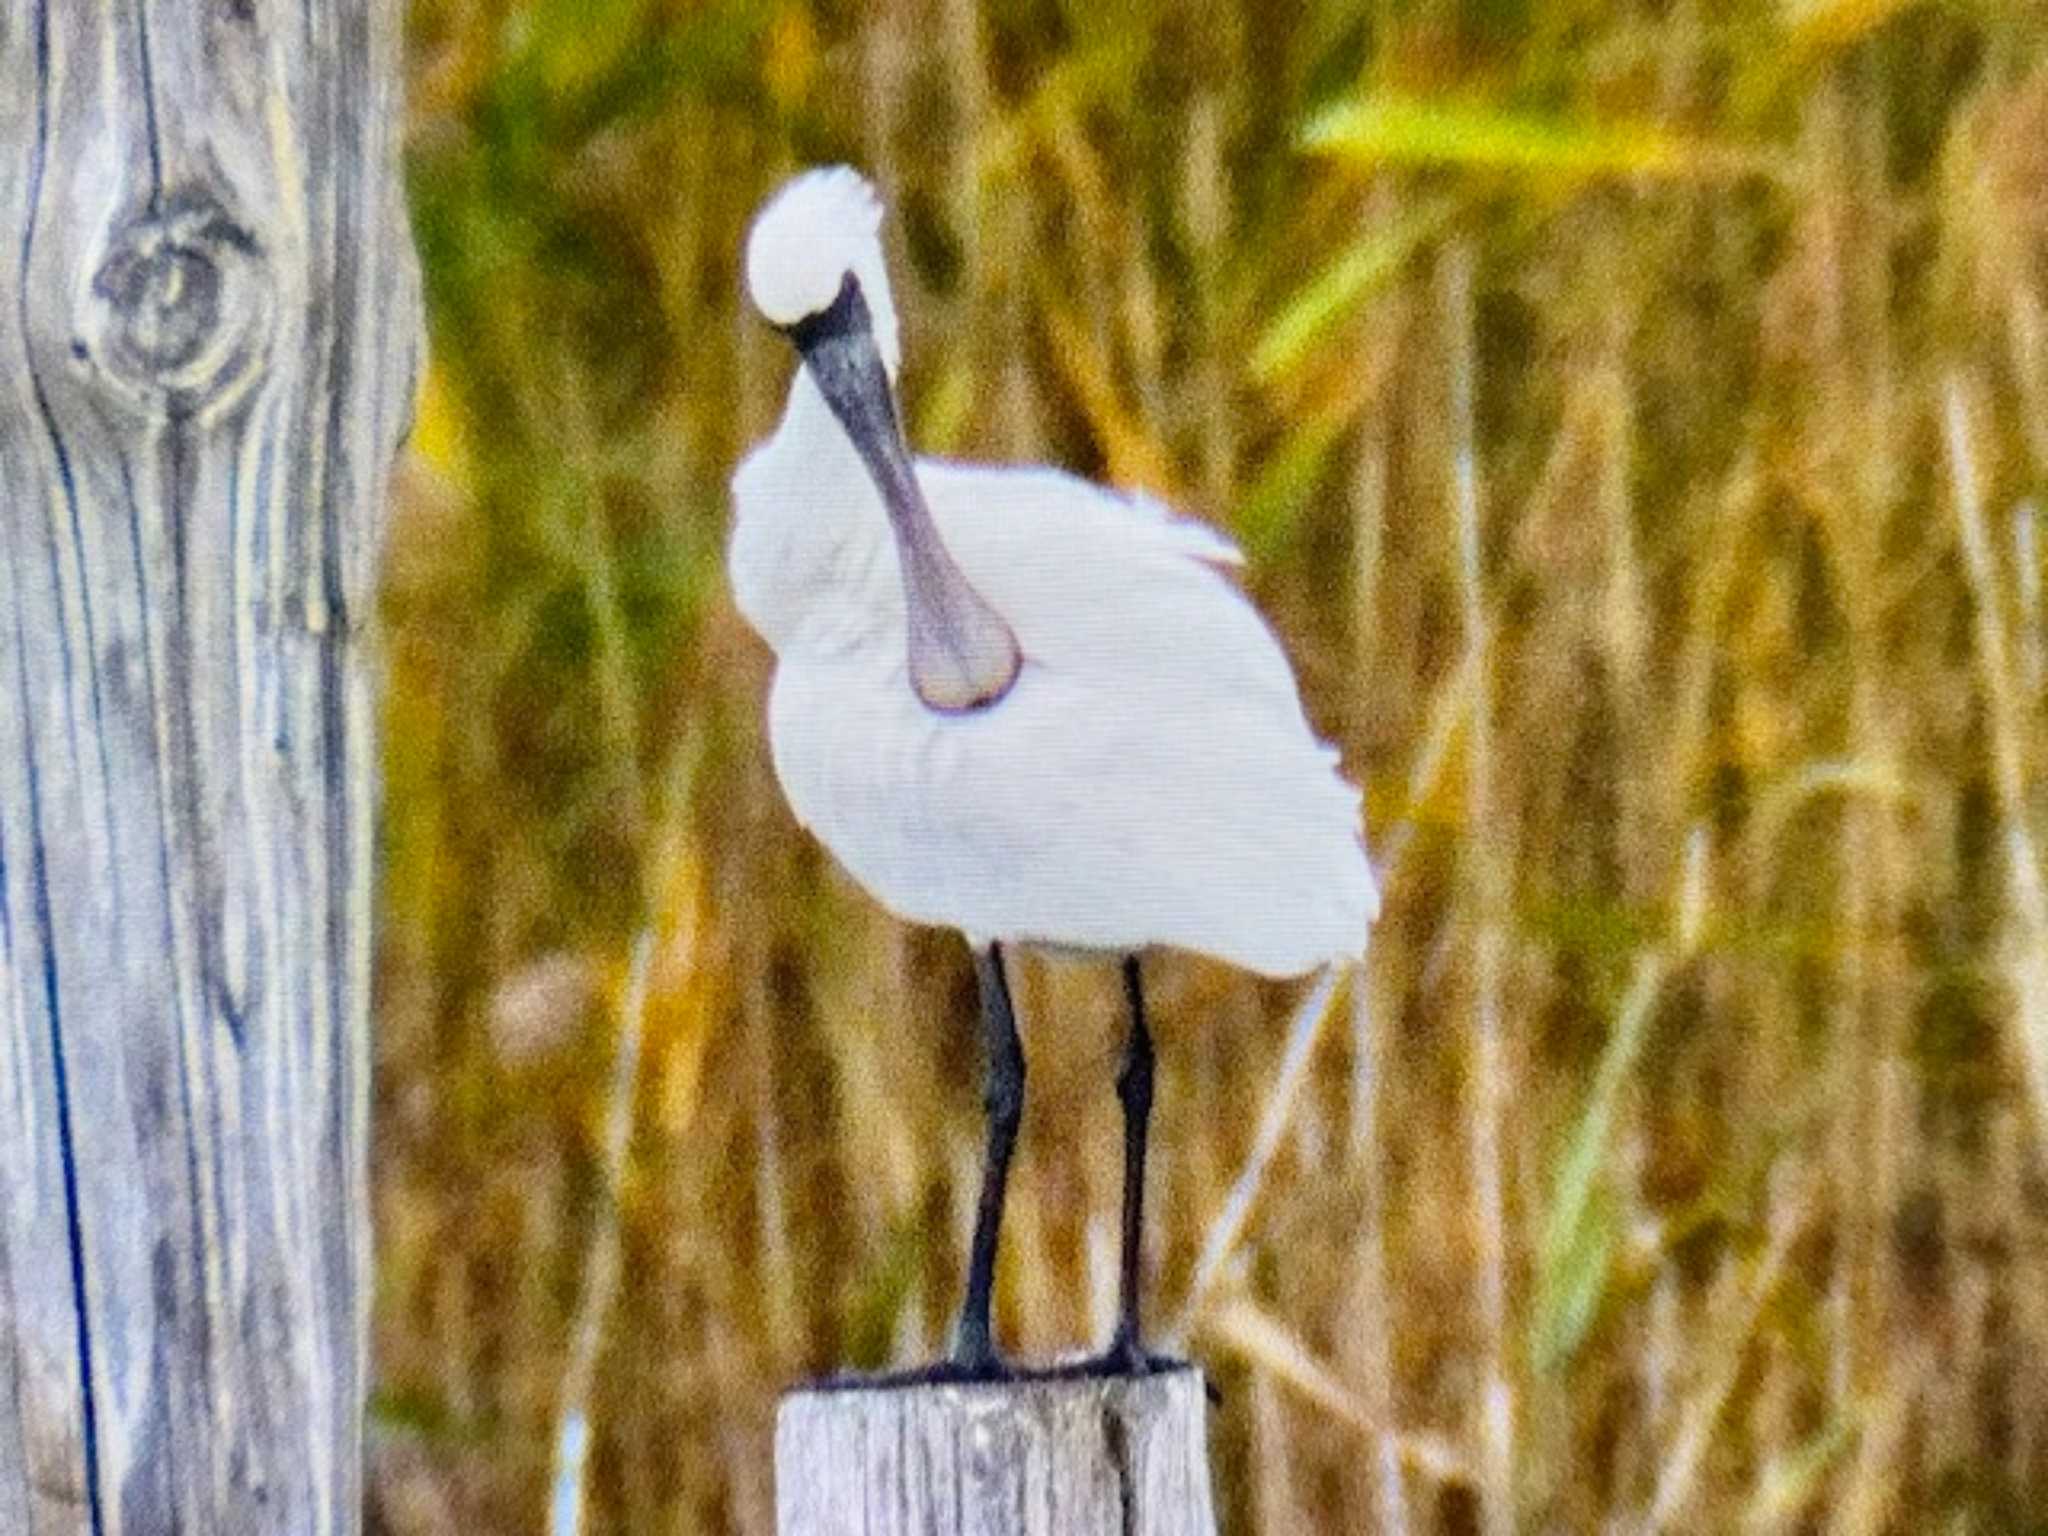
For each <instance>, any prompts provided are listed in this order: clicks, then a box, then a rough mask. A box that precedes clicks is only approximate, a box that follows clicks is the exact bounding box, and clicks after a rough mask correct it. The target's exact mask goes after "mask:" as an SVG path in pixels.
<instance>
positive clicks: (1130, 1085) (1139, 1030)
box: [1110, 955, 1152, 1367]
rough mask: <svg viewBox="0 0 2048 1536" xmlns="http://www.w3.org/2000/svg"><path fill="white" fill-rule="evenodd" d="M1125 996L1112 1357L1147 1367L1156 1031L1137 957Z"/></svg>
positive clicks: (1127, 966)
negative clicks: (1148, 1150) (1144, 1263)
mask: <svg viewBox="0 0 2048 1536" xmlns="http://www.w3.org/2000/svg"><path fill="white" fill-rule="evenodd" d="M1124 996H1125V998H1126V999H1127V1000H1128V1001H1129V1003H1130V1008H1131V1032H1130V1036H1129V1038H1128V1040H1127V1042H1126V1043H1125V1046H1124V1064H1123V1068H1122V1070H1121V1071H1119V1072H1118V1073H1117V1076H1116V1096H1117V1098H1118V1099H1120V1100H1121V1101H1122V1102H1123V1106H1124V1242H1123V1269H1122V1272H1121V1276H1120V1281H1121V1283H1120V1286H1119V1291H1118V1300H1119V1303H1120V1306H1119V1309H1118V1312H1117V1324H1116V1338H1115V1340H1114V1341H1113V1342H1112V1343H1111V1344H1110V1355H1111V1356H1112V1357H1113V1358H1116V1359H1119V1360H1121V1361H1122V1362H1124V1363H1126V1364H1128V1365H1130V1366H1133V1367H1142V1362H1143V1361H1144V1358H1145V1354H1144V1346H1143V1343H1142V1340H1141V1335H1140V1333H1139V1328H1138V1291H1139V1286H1140V1268H1141V1265H1140V1260H1141V1258H1142V1256H1143V1253H1144V1246H1145V1136H1146V1132H1147V1130H1148V1129H1149V1127H1150V1125H1151V1121H1152V1032H1151V1030H1149V1029H1147V1028H1146V1026H1145V984H1144V979H1143V978H1142V977H1141V976H1140V975H1139V972H1138V957H1137V956H1136V955H1129V956H1126V957H1125V959H1124Z"/></svg>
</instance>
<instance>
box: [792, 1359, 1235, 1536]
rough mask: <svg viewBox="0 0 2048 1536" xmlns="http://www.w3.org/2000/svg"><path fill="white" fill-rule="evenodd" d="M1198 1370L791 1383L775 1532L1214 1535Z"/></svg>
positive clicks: (838, 1535) (819, 1535)
mask: <svg viewBox="0 0 2048 1536" xmlns="http://www.w3.org/2000/svg"><path fill="white" fill-rule="evenodd" d="M1205 1391H1206V1389H1205V1388H1204V1386H1203V1382H1202V1377H1201V1374H1200V1372H1198V1371H1194V1370H1177V1371H1170V1372H1167V1373H1165V1374H1163V1375H1158V1376H1146V1377H1140V1378H1136V1379H1127V1380H1091V1379H1085V1378H1084V1379H1076V1380H1031V1381H1019V1382H1005V1383H997V1384H988V1385H974V1386H916V1387H872V1388H870V1387H852V1388H831V1389H826V1390H818V1391H801V1392H794V1393H791V1394H790V1395H789V1396H788V1397H786V1398H784V1399H783V1403H782V1411H781V1413H780V1415H779V1417H778V1419H777V1423H776V1432H775V1484H776V1490H775V1511H776V1516H775V1523H776V1530H777V1532H778V1536H1215V1530H1216V1516H1215V1513H1214V1511H1213V1508H1212V1506H1211V1503H1210V1494H1209V1460H1208V1446H1207V1440H1208V1432H1207V1406H1208V1405H1207V1401H1206V1397H1205Z"/></svg>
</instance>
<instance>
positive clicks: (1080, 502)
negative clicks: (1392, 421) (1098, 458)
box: [918, 460, 1306, 729]
mask: <svg viewBox="0 0 2048 1536" xmlns="http://www.w3.org/2000/svg"><path fill="white" fill-rule="evenodd" d="M918 478H919V481H920V483H921V484H922V485H923V487H924V490H925V496H926V499H927V501H928V502H929V503H930V504H931V509H932V517H933V520H934V522H936V523H937V525H938V528H939V535H940V537H941V538H942V539H943V540H944V541H945V543H946V547H947V548H948V550H949V551H950V552H951V553H952V555H953V558H954V559H955V560H957V561H958V562H959V563H960V567H961V569H962V571H964V572H965V573H966V576H967V579H968V581H969V582H970V583H971V584H972V585H973V586H974V588H975V590H976V591H978V592H979V593H980V594H981V595H982V596H983V597H984V598H986V599H987V600H988V601H989V602H990V603H992V604H993V605H994V606H995V608H996V611H997V612H999V613H1000V614H1002V616H1003V618H1004V619H1005V620H1006V621H1007V622H1008V623H1009V625H1010V627H1011V628H1012V630H1013V631H1014V632H1015V633H1016V636H1017V641H1018V644H1019V645H1020V646H1021V647H1022V648H1023V651H1024V654H1025V658H1026V660H1027V661H1030V662H1034V663H1037V664H1038V665H1040V666H1045V667H1052V668H1056V669H1062V670H1068V669H1072V670H1076V671H1085V672H1088V673H1092V674H1095V675H1098V676H1103V677H1113V676H1116V675H1117V674H1118V673H1126V674H1128V675H1133V676H1137V677H1144V678H1148V679H1150V680H1151V681H1152V682H1153V683H1155V684H1157V683H1158V682H1160V681H1161V680H1163V679H1165V678H1169V677H1172V676H1176V675H1180V676H1186V677H1188V678H1189V679H1190V680H1191V681H1193V680H1195V679H1200V680H1201V681H1202V682H1203V683H1205V684H1206V685H1208V686H1206V687H1204V688H1203V690H1202V692H1203V693H1204V694H1205V695H1207V696H1208V697H1211V698H1220V697H1228V696H1229V695H1230V694H1231V692H1232V691H1234V690H1244V691H1247V692H1248V694H1249V697H1242V696H1241V702H1245V703H1252V704H1256V705H1262V706H1264V707H1267V708H1279V709H1280V710H1282V711H1283V713H1285V714H1286V715H1288V716H1290V717H1291V718H1293V719H1296V720H1299V719H1300V718H1301V715H1300V707H1301V706H1300V696H1299V694H1298V692H1297V691H1296V688H1295V683H1294V673H1293V669H1292V668H1291V667H1290V666H1289V665H1288V663H1287V658H1286V656H1285V654H1284V653H1283V652H1282V650H1281V648H1280V644H1279V641H1278V640H1277V639H1275V638H1274V636H1273V633H1272V631H1271V630H1270V629H1268V628H1267V627H1266V622H1265V620H1264V619H1263V618H1261V617H1260V616H1259V613H1258V611H1257V610H1256V609H1255V608H1253V607H1252V605H1251V604H1250V602H1249V601H1248V600H1247V599H1246V598H1245V596H1244V594H1243V593H1242V592H1241V591H1240V590H1239V589H1238V587H1237V585H1236V583H1235V582H1234V581H1233V580H1231V578H1230V577H1229V576H1228V575H1227V574H1226V569H1225V568H1228V567H1235V566H1238V565H1241V564H1242V563H1243V556H1242V555H1241V554H1239V552H1238V549H1237V546H1236V545H1234V544H1232V543H1231V542H1230V540H1229V539H1227V538H1225V537H1224V536H1223V535H1222V534H1221V533H1219V532H1217V531H1216V530H1215V529H1213V528H1211V527H1209V526H1208V525H1206V524H1204V523H1199V522H1196V521H1194V520H1193V519H1190V518H1184V517H1180V516H1178V515H1176V514H1175V513H1174V512H1172V511H1171V510H1170V509H1169V508H1167V507H1166V506H1164V505H1163V504H1162V503H1160V502H1158V501H1156V500H1154V499H1152V498H1151V497H1148V496H1143V495H1131V494H1125V493H1121V492H1116V491H1111V490H1107V489H1105V488H1103V487H1101V486H1098V485H1094V484H1092V483H1090V482H1088V481H1086V480H1082V479H1080V478H1078V477H1076V476H1074V475H1069V474H1066V473H1064V472H1062V471H1060V470H1056V469H1047V468H1043V467H1039V466H1031V467H1010V466H991V465H970V464H955V463H950V462H947V461H944V460H923V461H920V463H919V466H918ZM1305 728H1306V725H1305V722H1304V729H1305Z"/></svg>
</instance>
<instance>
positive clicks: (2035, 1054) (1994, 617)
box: [1942, 373, 2048, 1141]
mask: <svg viewBox="0 0 2048 1536" xmlns="http://www.w3.org/2000/svg"><path fill="white" fill-rule="evenodd" d="M1969 393H1970V392H1969V385H1968V383H1967V382H1966V380H1965V379H1964V378H1963V376H1962V375H1961V374H1959V373H1951V374H1950V375H1949V376H1948V377H1947V378H1946V379H1945V380H1944V381H1943V385H1942V422H1943V427H1944V435H1945V437H1946V441H1947V448H1948V459H1949V474H1950V479H1951V491H1952V499H1953V501H1954V503H1955V514H1956V530H1957V536H1958V539H1959V541H1960V542H1961V544H1962V551H1963V568H1964V571H1965V573H1966V575H1967V577H1968V580H1969V583H1970V594H1971V597H1972V599H1973V606H1974V608H1975V610H1976V639H1977V666H1978V680H1979V683H1980V686H1981V687H1982V688H1983V700H1984V711H1985V715H1986V719H1987V725H1988V727H1989V735H1990V738H1991V766H1992V787H1993V790H1994V792H1995V794H1996V797H1997V802H1998V814H1999V817H2000V820H2001V821H2002V823H2003V829H2002V830H2003V833H2004V838H2005V859H2006V881H2007V890H2008V893H2009V895H2010V898H2011V901H2012V916H2013V919H2014V920H2015V921H2016V922H2017V924H2018V928H2019V931H2018V933H2017V934H2016V935H2014V938H2013V941H2012V943H2011V945H2010V947H2009V949H2008V952H2007V954H2006V957H2005V968H2006V975H2007V979H2008V981H2009V982H2010V983H2011V986H2012V989H2013V1004H2014V1008H2013V1021H2012V1022H2013V1027H2014V1029H2015V1030H2016V1031H2017V1033H2018V1035H2019V1040H2018V1046H2019V1051H2018V1055H2019V1059H2020V1065H2021V1068H2022V1072H2023V1076H2024V1078H2025V1081H2026V1084H2027V1090H2028V1093H2029V1096H2030V1097H2031V1099H2032V1102H2033V1106H2034V1115H2035V1127H2034V1128H2035V1134H2036V1135H2037V1136H2039V1137H2041V1138H2042V1139H2043V1140H2044V1141H2048V887H2044V886H2043V883H2042V872H2041V857H2040V851H2039V849H2038V848H2037V847H2036V845H2035V841H2034V834H2033V831H2032V829H2031V828H2030V827H2029V826H2028V824H2027V794H2026V771H2025V768H2024V767H2023V759H2024V753H2025V740H2026V734H2025V730H2024V727H2023V725H2022V723H2021V722H2022V721H2023V720H2024V718H2025V712H2024V710H2023V708H2022V706H2021V705H2020V703H2019V701H2018V699H2017V698H2016V697H2015V690H2014V687H2013V681H2012V670H2011V666H2010V664H2009V662H2008V660H2007V657H2006V644H2005V619H2004V613H2005V605H2004V603H2003V601H2002V594H2001V591H2000V587H1999V583H1998V578H1997V574H1996V572H1995V571H1994V570H1993V568H1992V560H1991V540H1990V536H1989V534H1988V533H1987V532H1986V530H1985V527H1984V493H1983V488H1982V486H1981V484H1980V483H1979V479H1978V473H1977V459H1976V453H1975V450H1974V448H1973V447H1972V444H1971V427H1972V424H1971V419H1970V418H1971V410H1970V399H1969Z"/></svg>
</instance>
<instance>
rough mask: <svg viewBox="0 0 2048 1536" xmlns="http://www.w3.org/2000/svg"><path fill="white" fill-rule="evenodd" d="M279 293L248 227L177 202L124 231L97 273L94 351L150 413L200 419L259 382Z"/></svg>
mask: <svg viewBox="0 0 2048 1536" xmlns="http://www.w3.org/2000/svg"><path fill="white" fill-rule="evenodd" d="M270 287H271V284H270V275H269V272H268V270H267V264H266V262H265V259H264V253H263V248H262V246H261V245H260V244H259V243H258V241H257V239H256V237H255V236H254V235H253V234H252V233H250V231H249V230H248V229H246V228H244V227H243V226H242V225H241V224H239V223H237V222H236V221H235V219H234V218H233V217H231V216H230V215H229V214H228V212H227V210H226V209H224V208H223V207H222V206H221V205H220V203H219V202H218V201H217V200H215V199H214V198H213V197H212V196H211V195H210V194H208V193H206V192H203V191H186V192H183V193H178V194H174V195H172V196H170V197H167V198H165V199H164V200H163V201H162V202H160V203H159V204H158V206H156V207H155V208H152V209H150V210H149V211H147V212H145V213H143V214H141V215H139V216H137V217H136V218H133V219H131V220H130V221H129V222H128V223H127V224H125V225H123V226H122V227H121V228H120V229H119V230H117V231H116V232H115V234H114V238H113V241H112V243H111V246H110V247H109V249H108V251H107V255H106V258H105V259H104V260H103V261H101V263H100V265H99V270H98V271H97V272H95V273H94V274H93V280H92V299H91V313H90V315H89V318H88V323H87V325H86V327H85V336H86V338H87V349H88V352H89V354H90V356H91V357H92V360H93V361H94V363H95V364H96V365H97V366H98V368H99V370H100V373H101V376H102V377H103V378H104V379H105V380H106V381H107V382H108V383H109V384H111V385H112V386H113V387H114V388H115V389H116V390H117V391H118V392H119V393H120V394H122V395H123V396H125V397H127V398H128V399H129V400H130V401H131V402H132V403H134V404H135V405H137V406H139V407H141V408H142V409H143V410H145V411H149V412H151V413H162V414H167V415H172V416H189V415H192V414H195V413H197V412H200V411H203V410H205V409H207V408H208V407H209V406H217V405H220V404H222V403H224V402H226V401H227V400H229V399H231V398H233V397H234V396H236V395H239V394H240V393H241V390H242V388H243V387H244V386H246V385H247V384H248V382H249V381H250V380H252V379H253V378H254V377H255V376H256V374H257V372H258V366H259V365H260V363H261V362H262V360H263V354H264V352H265V349H266V347H267V345H268V342H269V334H270V307H271V306H270Z"/></svg>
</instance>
